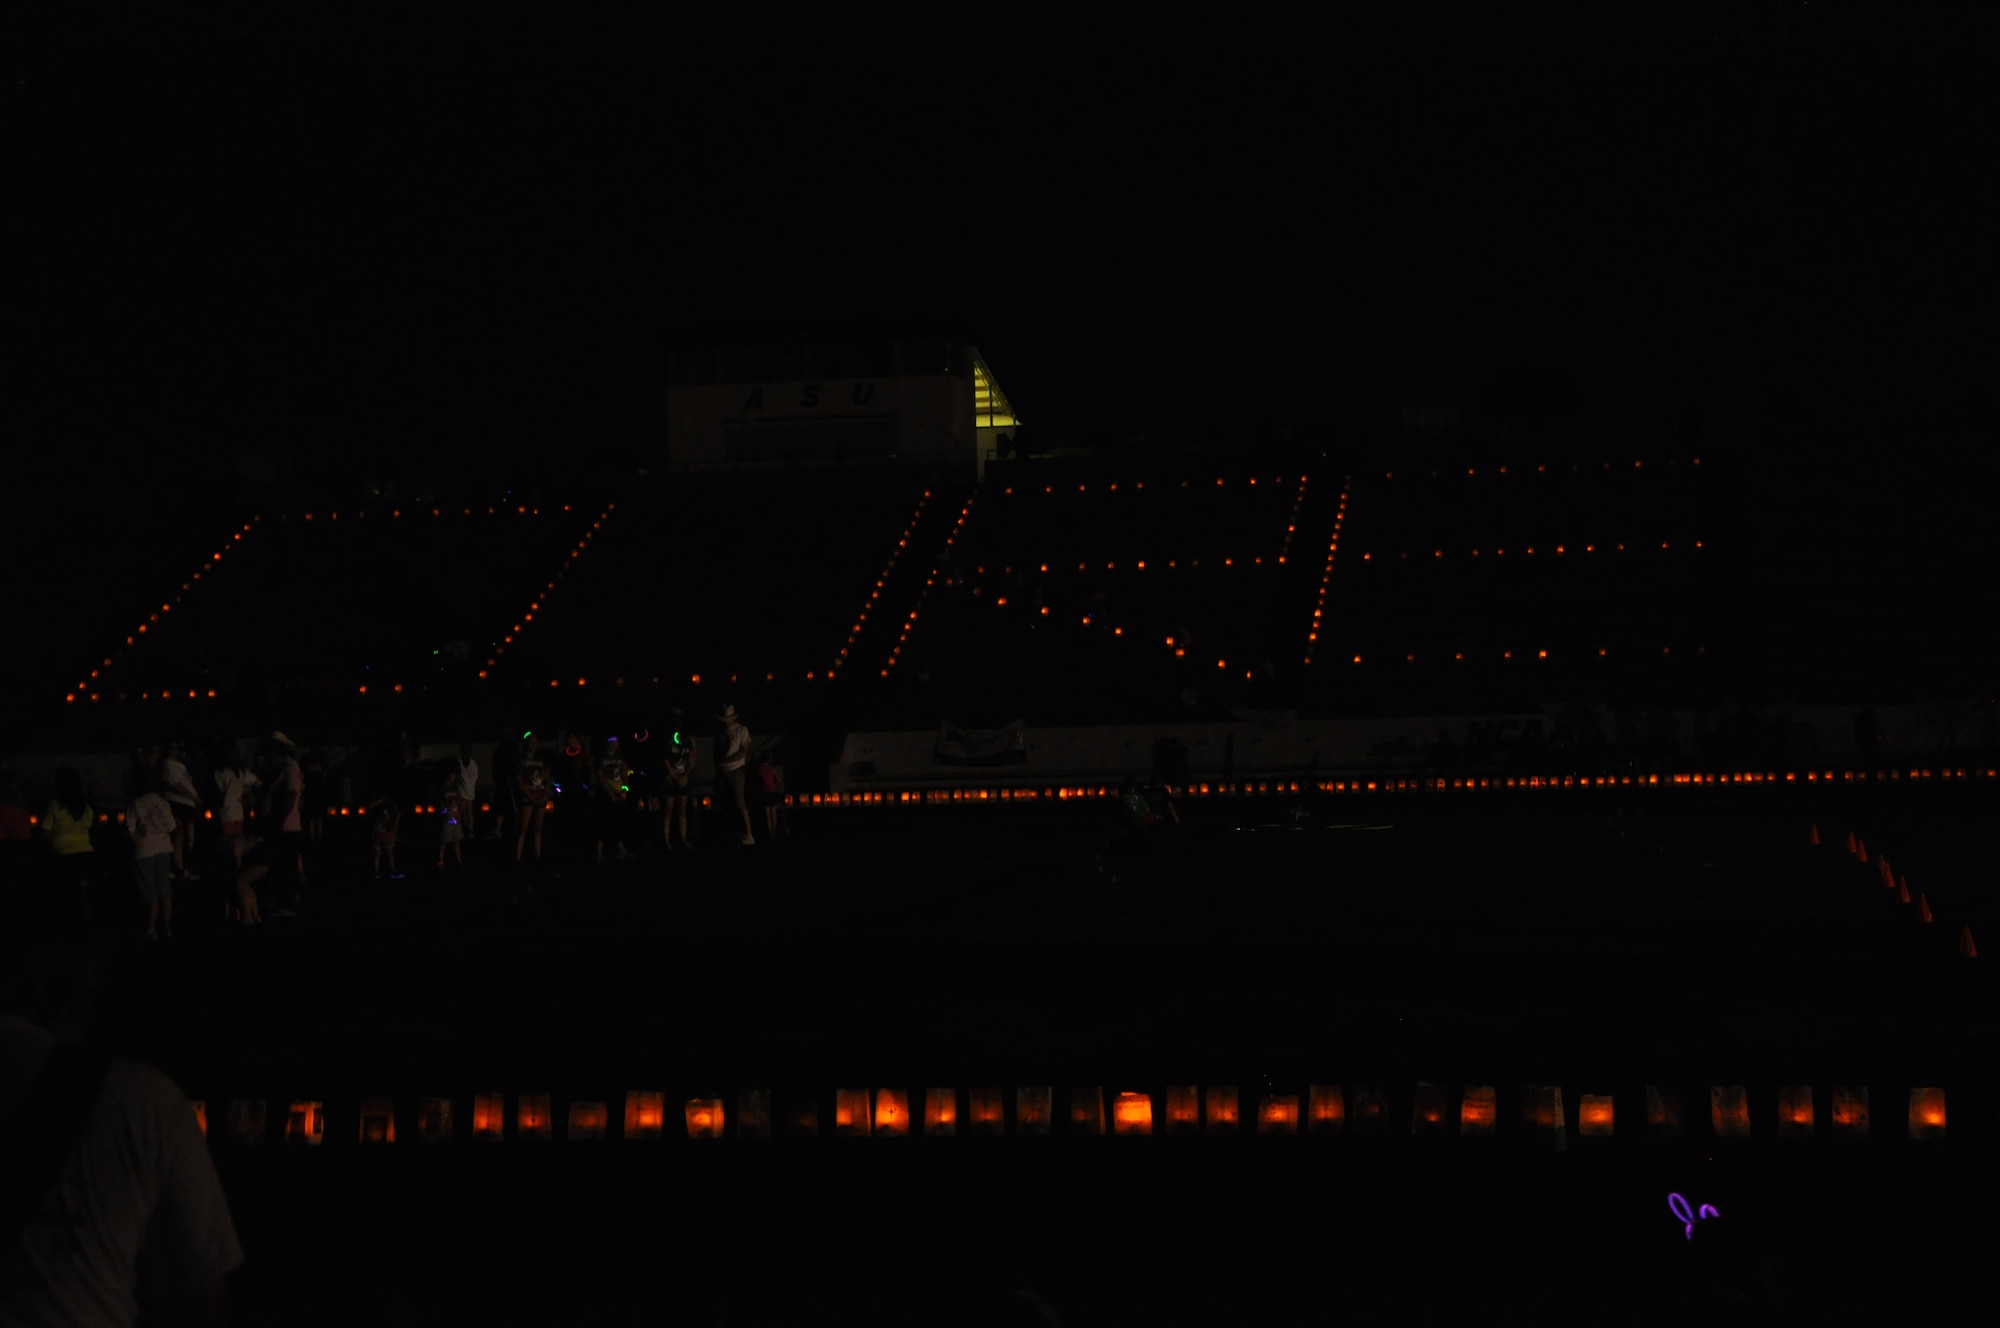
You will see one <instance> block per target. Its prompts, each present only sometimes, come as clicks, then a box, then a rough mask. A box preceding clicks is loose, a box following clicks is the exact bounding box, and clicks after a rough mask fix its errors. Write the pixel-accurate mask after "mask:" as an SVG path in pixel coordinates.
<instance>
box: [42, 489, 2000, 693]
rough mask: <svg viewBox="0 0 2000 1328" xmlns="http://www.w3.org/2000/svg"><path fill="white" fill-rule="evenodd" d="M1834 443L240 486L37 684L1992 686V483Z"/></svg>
mask: <svg viewBox="0 0 2000 1328" xmlns="http://www.w3.org/2000/svg"><path fill="white" fill-rule="evenodd" d="M1831 461H1832V463H1831V464H1830V465H1829V466H1828V467H1826V468H1824V469H1823V470H1822V471H1820V472H1818V473H1816V474H1813V475H1810V476H1807V475H1792V474H1789V473H1787V474H1785V475H1783V476H1780V477H1777V478H1776V479H1774V478H1773V476H1772V475H1771V474H1769V473H1766V472H1760V471H1758V470H1757V469H1756V468H1755V467H1746V466H1743V465H1741V464H1730V463H1724V464H1721V465H1718V464H1717V462H1716V461H1715V460H1714V459H1713V458H1711V459H1709V460H1708V461H1707V463H1706V464H1703V463H1702V462H1701V460H1700V459H1698V458H1697V457H1696V456H1694V455H1692V454H1691V453H1682V454H1676V455H1669V454H1660V455H1649V456H1629V455H1628V456H1625V457H1622V458H1619V457H1606V458H1603V459H1599V460H1595V461H1575V460H1568V459H1564V460H1562V461H1559V462H1558V461H1551V462H1542V463H1537V462H1534V461H1533V460H1532V459H1528V460H1523V461H1522V462H1520V463H1518V464H1516V463H1511V462H1510V463H1508V464H1506V465H1504V466H1503V465H1501V464H1498V463H1495V464H1492V465H1487V464H1461V465H1459V466H1455V467H1454V466H1446V465H1443V464H1437V465H1429V464H1425V465H1416V464H1406V465H1398V466H1396V467H1394V468H1391V467H1382V468H1379V469H1374V470H1360V469H1359V468H1358V467H1357V469H1356V472H1355V473H1353V474H1347V475H1343V474H1339V473H1336V472H1333V471H1330V470H1327V471H1321V472H1318V473H1307V474H1303V475H1301V474H1280V473H1267V474H1257V475H1255V476H1252V475H1250V474H1247V473H1244V472H1242V471H1237V472H1234V473H1229V474H1212V473H1211V474H1209V475H1206V476H1192V475H1189V474H1186V473H1174V472H1171V471H1169V470H1166V469H1164V468H1161V469H1157V470H1155V471H1153V472H1152V473H1147V472H1145V471H1143V470H1141V469H1138V468H1130V469H1126V470H1122V471H1118V472H1117V473H1113V472H1114V469H1115V468H1114V467H1113V466H1112V465H1110V464H1109V463H1105V462H1100V461H1092V460H1089V459H1077V460H1074V461H1070V460H1063V459H1054V458H1051V459H1044V460H1041V461H1038V462H1037V463H1036V464H1035V467H1034V469H1033V471H1032V472H1028V471H1024V470H1022V469H1020V468H1019V467H1017V466H1010V465H996V466H995V467H994V468H993V470H992V471H991V473H990V474H989V476H988V478H987V479H986V480H985V481H984V482H982V483H980V484H978V485H976V486H975V485H974V484H972V483H971V482H970V481H964V482H953V481H950V480H947V479H943V478H940V477H939V476H936V475H933V474H928V473H925V472H923V471H921V470H918V469H913V468H902V469H899V468H893V467H882V468H870V469H861V468H850V469H832V470H816V471H799V470H790V471H788V470H765V471H756V472H745V473H713V474H701V475H674V476H655V477H652V478H651V479H646V478H643V477H630V478H628V479H627V480H626V481H625V482H622V483H620V484H618V485H617V486H615V488H613V489H611V490H608V491H607V492H606V493H604V494H602V495H599V496H598V497H596V498H595V499H589V498H586V497H584V496H583V495H582V493H581V492H578V493H574V494H571V495H569V496H568V501H567V502H565V501H563V500H561V499H558V500H555V501H546V500H545V501H544V505H543V506H541V507H540V508H531V507H529V506H528V505H527V504H522V503H515V504H514V505H513V507H512V508H511V509H508V508H506V507H505V505H503V504H500V503H493V504H491V505H490V506H489V507H480V506H477V505H468V504H466V503H463V502H461V503H459V504H458V505H456V506H451V505H447V504H445V503H442V502H437V503H433V502H431V501H429V500H425V501H423V502H422V503H409V504H407V506H408V508H409V510H403V511H402V513H401V515H396V512H397V511H398V510H400V509H397V508H396V507H394V506H393V505H390V504H387V503H381V502H377V503H376V504H375V505H373V506H366V507H365V510H364V508H363V507H362V506H350V507H348V508H346V509H344V510H341V511H338V512H335V511H334V510H332V509H327V510H321V511H314V512H312V513H311V516H310V519H307V513H305V512H302V511H290V512H285V511H274V512H270V513H264V514H262V515H261V516H260V515H257V514H251V515H250V516H248V517H242V516H238V517H236V518H235V519H234V524H233V526H223V525H222V524H221V522H220V518H218V520H217V527H218V528H217V529H216V530H215V531H212V532H211V534H210V535H209V537H208V538H207V540H206V542H205V543H202V544H199V545H194V544H189V543H188V541H187V540H182V541H181V544H182V545H187V549H188V553H187V557H188V558H189V560H190V561H188V562H187V563H186V564H185V565H182V564H179V563H177V562H175V561H174V557H173V553H172V552H171V550H170V548H169V546H168V545H167V544H165V543H163V545H162V549H163V552H162V554H161V555H160V556H158V557H152V558H148V559H147V560H145V562H144V564H143V565H142V566H141V567H138V568H134V569H132V570H131V571H130V572H128V573H125V574H122V575H121V576H120V577H119V578H118V580H117V583H116V586H114V587H113V588H112V589H113V590H114V591H115V592H116V593H114V594H106V595H104V596H102V598H103V599H104V600H105V601H106V602H109V601H111V600H113V599H116V600H117V602H118V603H119V604H121V605H123V606H125V607H124V608H122V609H121V611H122V612H126V613H131V614H134V616H135V621H133V622H130V623H126V624H122V625H119V626H115V627H111V628H109V629H103V630H104V631H105V634H104V636H103V638H102V641H101V643H99V642H91V643H87V644H82V645H80V648H79V650H78V654H79V658H77V659H76V660H73V661H71V662H70V663H69V664H68V665H66V667H67V668H69V669H71V670H73V672H72V673H71V674H70V675H69V676H67V677H62V678H60V679H59V680H58V681H56V682H55V683H53V684H46V685H49V686H52V687H53V688H57V689H61V691H62V692H64V693H68V694H77V695H78V696H79V699H80V700H85V701H87V700H88V695H90V694H96V695H98V696H100V697H101V698H102V699H103V700H104V701H105V702H106V703H111V702H114V701H116V700H117V699H118V698H119V696H121V695H122V696H124V697H125V698H127V700H129V701H140V700H145V701H153V700H155V699H156V698H158V697H159V696H160V694H161V693H162V692H163V691H164V692H166V693H168V694H169V695H171V696H173V697H174V698H176V703H177V704H178V703H179V701H180V699H181V698H183V697H185V696H186V695H187V693H189V692H193V693H194V694H195V696H196V697H198V698H200V699H201V700H202V701H204V702H206V701H207V700H208V693H209V692H210V690H211V689H213V690H215V691H216V692H217V693H219V694H220V695H221V696H222V697H223V698H224V699H226V698H227V697H228V696H229V695H231V694H235V695H238V696H242V695H253V696H257V695H264V696H268V695H269V693H270V691H271V688H272V687H273V686H274V685H280V686H281V687H282V688H283V689H284V695H285V699H286V700H287V702H288V703H292V702H296V701H297V700H298V699H299V697H300V696H302V695H319V694H322V693H324V694H326V695H334V694H340V693H343V692H344V693H346V694H348V695H358V694H359V689H360V688H361V687H362V686H368V687H370V688H379V687H380V686H381V685H383V684H386V685H387V686H388V687H389V688H390V689H391V690H392V691H393V689H394V688H395V686H396V685H397V684H402V685H403V686H406V687H412V688H414V689H418V690H421V689H422V688H423V687H425V686H426V685H427V684H435V683H436V682H437V681H438V680H439V679H443V678H450V677H451V676H453V675H454V670H456V672H458V673H463V674H464V675H465V676H464V678H463V679H461V680H460V683H459V684H455V685H462V687H463V688H465V689H470V690H473V691H478V692H480V693H481V694H488V695H491V696H493V697H500V698H503V699H504V698H505V697H516V698H518V696H519V695H520V690H521V689H523V688H541V689H544V691H546V689H547V688H548V687H549V686H550V685H551V684H552V683H553V684H555V685H556V686H558V687H560V688H573V687H575V686H577V685H579V684H580V683H583V684H594V685H596V686H597V687H599V688H600V689H601V688H602V685H603V684H604V683H605V682H609V683H610V684H612V685H613V686H614V687H615V686H626V685H629V686H630V687H631V688H634V689H638V688H646V687H651V688H653V689H654V690H655V691H660V690H665V691H669V692H672V693H674V694H675V695H676V697H681V696H685V695H689V694H691V693H689V692H688V689H689V688H699V689H700V694H709V693H710V692H711V691H712V690H714V689H720V688H728V689H729V690H730V691H731V692H732V693H734V699H737V700H738V701H739V702H741V701H744V700H745V699H746V698H748V697H749V696H750V695H751V694H752V693H753V692H754V691H755V690H756V689H757V688H759V687H767V690H766V691H765V692H764V693H763V694H762V696H761V697H760V698H759V699H760V701H762V702H763V704H764V708H765V711H766V714H769V713H770V711H771V710H772V709H773V708H776V706H777V703H778V700H779V699H782V700H783V703H784V704H783V708H784V709H786V710H788V711H790V712H791V713H792V714H794V715H800V716H804V715H806V714H808V713H820V712H823V713H825V714H826V715H828V716H834V717H837V718H830V719H829V720H828V722H830V723H835V724H843V723H863V722H865V723H867V724H871V725H875V726H901V727H918V728H922V727H928V726H930V725H932V724H935V723H936V722H938V720H939V719H940V718H941V717H948V718H951V719H953V720H956V721H958V722H961V723H972V724H977V723H979V722H982V720H984V721H991V722H994V723H1000V722H1006V721H1007V720H1010V719H1014V718H1029V719H1031V720H1032V722H1035V723H1038V724H1041V725H1056V724H1071V723H1111V722H1142V721H1149V720H1152V719H1162V718H1176V719H1187V718H1193V717H1216V716H1221V715H1226V714H1227V713H1228V712H1230V711H1240V710H1244V709H1294V708H1296V709H1299V710H1300V711H1302V712H1304V713H1308V714H1330V715H1332V714H1356V713H1375V714H1406V715H1418V714H1424V715H1428V714H1439V715H1443V714H1474V713H1521V712H1525V711H1529V710H1532V709H1534V708H1535V707H1537V706H1545V705H1549V704H1561V703H1566V702H1590V703H1604V704H1617V705H1628V706H1629V705H1638V706H1642V707H1646V706H1651V707H1668V708H1672V707H1676V706H1698V705H1713V704H1717V703H1720V702H1721V701H1722V700H1723V699H1724V698H1728V699H1730V700H1732V701H1738V702H1748V703H1752V704H1757V703H1771V702H1775V701H1779V700H1783V699H1787V698H1789V699H1792V700H1796V701H1798V702H1800V703H1812V704H1832V705H1840V704H1860V703H1861V702H1860V701H1859V700H1858V699H1857V698H1860V697H1863V696H1866V697H1868V698H1870V699H1871V700H1872V701H1873V702H1874V703H1888V702H1893V701H1896V700H1899V699H1911V698H1915V697H1917V696H1923V695H1944V694H1964V695H1974V694H1977V693H1978V692H1979V690H1980V688H1981V687H1983V686H1984V685H1985V682H1986V679H1987V678H1988V677H1990V671H1991V668H1992V667H1993V665H1994V664H1995V663H1996V662H2000V629H1996V628H1995V627H1994V625H1993V624H1992V621H1991V614H1990V613H1989V612H1987V611H1986V609H1985V606H1986V605H1990V604H1991V603H1992V602H1993V598H1994V591H1995V590H1996V589H2000V586H1996V585H1995V581H1996V578H2000V571H1996V570H1995V569H1996V568H2000V558H1995V557H1993V556H1992V555H1993V553H1994V552H1995V550H1994V549H1993V548H1992V547H1991V546H1992V545H1993V543H1994V536H1993V535H1992V533H1991V531H1990V523H1988V522H1986V521H1984V519H1983V514H1982V512H1981V510H1980V505H1981V502H1982V501H1983V494H1984V492H1985V490H1984V488H1983V486H1981V485H1979V484H1976V483H1967V484H1965V485H1964V486H1962V487H1961V488H1959V489H1958V490H1956V491H1952V492H1948V493H1945V494H1943V496H1940V490H1939V487H1938V486H1937V485H1936V483H1935V478H1934V476H1931V475H1929V474H1928V473H1919V472H1918V470H1917V468H1915V467H1913V466H1911V465H1907V464H1903V463H1901V462H1899V459H1898V458H1897V457H1895V456H1893V455H1890V454H1869V455H1858V454H1857V455H1853V456H1846V455H1843V456H1839V457H1834V458H1832V459H1831ZM1337 520H1338V521H1339V522H1340V523H1341V524H1340V525H1339V526H1338V528H1336V521H1337ZM1336 529H1338V539H1337V540H1336V539H1335V538H1334V536H1335V534H1336ZM171 547H172V548H176V549H177V548H179V547H180V546H179V545H174V546H171ZM218 554H219V555H220V557H219V558H218V557H217V555H218ZM1941 561H1942V562H1944V563H1947V564H1948V565H1949V566H1950V569H1951V571H1950V575H1949V576H1943V577H1941V576H1939V575H1937V573H1936V569H1937V567H1938V565H1939V563H1940V562H1941ZM197 574H198V576H197ZM142 583H143V584H142ZM148 586H150V587H152V588H151V589H147V587H148ZM183 587H185V588H183ZM126 590H129V592H130V593H129V594H128V593H125V592H126ZM1315 610H1318V612H1319V615H1320V616H1319V617H1317V618H1316V617H1315ZM529 615H532V617H530V616H529ZM99 616H103V615H99ZM140 626H143V627H144V628H145V630H144V631H143V632H142V631H139V630H137V629H138V628H139V627H140ZM77 635H78V636H81V635H82V634H81V633H77ZM127 635H129V636H131V637H132V638H133V644H131V645H130V646H127V645H125V644H124V641H123V637H124V636H127ZM454 642H464V643H466V646H467V648H468V651H469V659H467V660H465V661H462V662H455V661H453V660H452V659H451V658H450V657H449V652H450V650H451V648H452V643H454ZM93 652H94V654H93ZM433 652H438V653H435V654H434V653H433ZM106 658H110V659H111V660H112V661H113V662H112V664H111V665H109V666H106V665H105V664H104V663H103V660H104V659H106ZM91 669H96V670H97V672H98V676H97V677H95V678H91V677H89V676H86V675H87V673H88V671H89V670H91ZM49 672H52V669H44V670H43V674H42V676H43V677H44V678H46V676H47V674H48V673H49ZM697 679H699V680H700V682H699V683H697V682H696V680H697ZM836 679H837V680H838V681H837V683H836V681H835V680H836ZM621 680H622V681H621ZM655 680H657V682H656V681H655ZM79 684H82V686H81V687H79ZM767 685H768V686H767ZM768 688H782V689H784V696H783V697H782V698H778V697H777V694H776V693H774V692H772V691H770V690H768ZM592 694H593V695H595V694H597V693H595V692H594V693H592ZM720 699H721V698H720V696H719V693H718V700H720ZM515 704H516V702H512V701H509V702H507V703H506V705H503V706H501V707H500V708H501V709H506V708H507V707H508V706H514V705H515ZM160 713H162V714H164V712H160ZM159 722H166V721H165V720H162V721H159ZM173 722H175V723H179V721H178V720H174V721H173ZM767 731H768V730H767Z"/></svg>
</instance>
